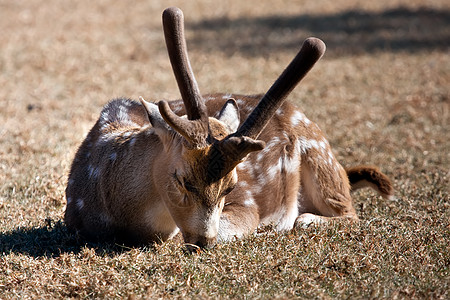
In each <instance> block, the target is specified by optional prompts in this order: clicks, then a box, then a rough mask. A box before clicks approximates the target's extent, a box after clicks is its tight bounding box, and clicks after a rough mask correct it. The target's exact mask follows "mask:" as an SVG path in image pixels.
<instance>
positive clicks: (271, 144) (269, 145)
mask: <svg viewBox="0 0 450 300" xmlns="http://www.w3.org/2000/svg"><path fill="white" fill-rule="evenodd" d="M280 142H281V140H280V138H279V137H277V136H274V137H273V138H272V139H271V140H270V141H269V142H268V143H267V144H266V147H264V149H262V150H261V151H259V152H258V155H257V156H256V161H258V162H260V161H262V160H263V159H264V157H265V155H266V154H267V153H269V152H270V151H272V148H273V147H276V146H277V145H279V144H280Z"/></svg>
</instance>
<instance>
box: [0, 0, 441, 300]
mask: <svg viewBox="0 0 450 300" xmlns="http://www.w3.org/2000/svg"><path fill="white" fill-rule="evenodd" d="M372 2H373V3H372ZM172 4H173V5H178V6H180V7H181V8H182V9H183V10H184V11H185V15H186V18H187V25H186V27H187V30H188V33H187V36H188V46H189V48H190V50H191V52H190V56H191V60H192V64H193V66H194V69H195V71H196V74H197V77H198V80H199V85H200V87H201V90H202V91H203V92H215V91H221V92H231V91H232V92H241V93H255V92H263V91H265V90H266V89H267V87H268V86H269V85H270V84H271V83H272V81H273V80H274V79H275V78H276V77H277V76H278V74H279V73H280V71H281V69H282V68H283V67H284V66H285V65H286V64H287V63H288V62H289V60H290V59H291V58H292V57H293V56H294V54H295V53H296V51H297V48H298V45H299V44H300V43H301V41H302V40H303V39H304V38H305V37H307V36H310V35H313V36H318V37H321V38H322V39H323V40H324V41H325V42H326V43H327V44H328V52H327V54H326V55H325V57H324V58H323V59H322V61H321V62H320V63H319V64H318V65H317V67H316V68H315V69H314V70H313V71H312V73H311V74H310V75H309V76H308V77H307V78H306V79H305V81H304V83H303V84H302V85H301V86H300V87H299V88H297V89H296V90H295V91H294V93H293V95H292V96H291V97H290V99H291V101H294V102H296V103H298V104H299V105H300V106H301V107H303V109H304V111H305V113H306V114H307V115H308V116H309V117H310V119H312V120H315V121H316V122H317V123H318V124H319V125H320V127H322V129H324V130H325V132H326V133H327V135H328V137H329V139H330V141H331V143H332V145H334V149H335V153H336V154H337V156H338V158H339V160H340V161H341V162H342V163H343V164H344V165H354V164H359V163H370V164H376V165H379V166H381V168H382V169H383V170H384V171H385V172H386V173H388V174H389V175H390V176H391V177H392V178H393V180H394V182H395V187H396V189H397V197H398V199H397V200H396V201H384V200H382V199H380V198H378V197H377V196H375V195H374V194H373V193H371V192H369V191H362V192H358V193H355V195H354V199H355V207H356V208H357V210H358V212H359V215H360V216H361V222H359V223H357V224H346V223H337V224H330V225H327V226H324V227H322V228H314V227H311V228H308V229H306V230H298V231H293V232H289V233H286V234H276V233H274V232H273V231H272V230H271V229H270V228H265V229H262V230H261V231H260V233H259V234H258V235H257V236H255V237H251V238H248V239H245V240H243V241H236V242H234V243H228V244H224V245H220V246H218V247H217V248H216V249H214V250H212V251H210V252H206V253H200V254H198V255H186V254H185V253H184V252H183V251H182V250H181V248H180V246H179V245H178V244H177V243H175V242H168V243H165V244H162V245H156V246H151V247H149V248H133V249H130V248H126V247H123V246H120V245H108V244H85V243H84V242H83V241H79V240H77V239H76V237H74V236H71V235H70V234H68V233H67V231H66V228H65V226H64V224H63V223H62V222H61V220H62V216H63V213H64V208H65V199H64V188H65V184H66V178H67V172H68V169H69V166H70V163H71V159H72V158H73V156H74V153H75V151H76V148H77V146H78V145H79V144H80V142H81V141H82V139H83V138H84V136H85V135H86V133H87V131H88V130H89V128H90V127H91V126H92V124H93V122H94V121H95V119H96V118H97V115H98V113H99V111H100V109H101V107H102V105H104V104H105V103H106V102H107V101H108V99H110V98H113V97H118V96H128V97H131V98H137V97H138V96H140V95H142V96H144V97H145V98H147V99H162V98H165V99H173V98H177V97H178V91H177V88H176V86H175V81H174V79H173V75H172V74H171V72H170V66H169V62H168V59H167V55H166V52H165V49H164V42H163V36H162V31H161V24H160V14H161V11H162V10H163V9H164V7H165V5H167V4H165V3H164V1H131V2H125V1H123V2H118V1H107V0H102V1H84V0H82V1H66V0H63V1H59V0H58V1H56V0H50V1H38V0H36V1H6V0H0V28H2V30H1V32H0V45H1V46H0V87H1V88H0V99H1V100H0V124H1V125H0V182H1V185H0V298H4V299H10V298H61V297H65V298H71V297H76V298H78V297H79V298H106V297H108V298H110V297H115V298H123V297H127V296H131V297H135V298H141V297H143V298H145V297H152V298H156V297H161V298H164V297H168V298H169V297H189V298H200V297H206V298H208V297H211V298H276V297H279V298H297V297H300V298H364V299H366V298H437V299H438V298H441V299H448V298H449V297H450V295H449V292H448V291H449V290H450V274H449V265H450V250H449V242H450V221H449V220H450V207H449V206H450V204H449V188H448V187H449V176H450V174H449V167H450V159H449V158H450V152H449V149H450V143H449V139H448V136H450V133H449V94H450V92H449V88H448V85H449V82H450V57H449V55H448V50H449V47H450V23H449V20H450V5H449V3H448V1H445V0H434V1H419V0H413V1H409V0H408V1H406V0H405V1H400V0H396V1H358V0H347V1H345V0H336V1H324V0H316V1H287V0H277V1H259V4H258V5H257V6H253V4H252V1H237V0H236V1H234V0H233V1H231V0H230V1H221V2H220V3H216V2H215V1H206V0H205V1H190V2H189V4H186V3H183V2H182V1H173V3H172Z"/></svg>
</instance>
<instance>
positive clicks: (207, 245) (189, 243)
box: [184, 235, 217, 253]
mask: <svg viewBox="0 0 450 300" xmlns="http://www.w3.org/2000/svg"><path fill="white" fill-rule="evenodd" d="M184 240H185V242H186V244H185V245H186V248H187V250H188V251H189V252H191V253H192V252H196V251H198V250H208V249H212V248H214V246H215V245H216V244H217V238H216V237H213V238H208V237H205V236H195V237H193V236H192V235H191V236H190V237H189V238H187V237H186V236H185V238H184Z"/></svg>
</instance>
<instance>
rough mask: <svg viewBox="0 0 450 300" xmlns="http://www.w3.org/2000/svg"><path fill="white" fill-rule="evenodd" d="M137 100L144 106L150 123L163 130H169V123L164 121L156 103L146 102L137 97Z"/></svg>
mask: <svg viewBox="0 0 450 300" xmlns="http://www.w3.org/2000/svg"><path fill="white" fill-rule="evenodd" d="M139 100H140V101H141V104H142V106H144V108H145V110H146V112H147V116H148V119H149V121H150V124H152V126H153V127H154V128H155V129H163V130H170V129H171V128H170V126H169V124H167V123H166V121H164V119H163V117H162V116H161V113H160V112H159V109H158V105H156V104H155V103H151V102H147V101H145V100H144V98H142V97H139Z"/></svg>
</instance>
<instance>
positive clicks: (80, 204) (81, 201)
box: [76, 198, 84, 210]
mask: <svg viewBox="0 0 450 300" xmlns="http://www.w3.org/2000/svg"><path fill="white" fill-rule="evenodd" d="M76 205H77V207H78V209H79V210H81V209H83V207H84V201H83V199H81V198H80V199H77V202H76Z"/></svg>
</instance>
